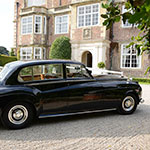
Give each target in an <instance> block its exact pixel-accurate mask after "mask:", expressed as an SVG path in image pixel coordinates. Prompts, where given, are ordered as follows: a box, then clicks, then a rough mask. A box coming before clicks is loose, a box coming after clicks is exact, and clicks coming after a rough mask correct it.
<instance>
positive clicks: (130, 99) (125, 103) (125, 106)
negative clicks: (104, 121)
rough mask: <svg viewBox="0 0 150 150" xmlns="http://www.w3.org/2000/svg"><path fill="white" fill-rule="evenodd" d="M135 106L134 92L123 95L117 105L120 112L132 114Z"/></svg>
mask: <svg viewBox="0 0 150 150" xmlns="http://www.w3.org/2000/svg"><path fill="white" fill-rule="evenodd" d="M136 108H137V97H136V96H135V95H134V94H129V95H126V96H125V97H124V99H123V100H122V102H121V104H120V105H119V107H118V112H119V113H120V114H125V115H126V114H127V115H128V114H132V113H133V112H134V111H135V110H136Z"/></svg>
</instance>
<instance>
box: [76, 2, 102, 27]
mask: <svg viewBox="0 0 150 150" xmlns="http://www.w3.org/2000/svg"><path fill="white" fill-rule="evenodd" d="M94 5H98V12H93V6H94ZM88 6H91V13H85V8H86V7H88ZM80 8H84V15H83V14H82V15H80V14H79V9H80ZM97 13H98V23H97V24H95V25H92V21H93V14H97ZM87 14H91V25H88V26H86V25H85V19H86V17H85V16H86V15H87ZM79 16H84V25H83V26H79ZM99 25H100V5H99V3H95V4H91V5H84V6H79V7H78V8H77V27H78V28H83V27H90V26H99Z"/></svg>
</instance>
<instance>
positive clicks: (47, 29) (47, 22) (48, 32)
mask: <svg viewBox="0 0 150 150" xmlns="http://www.w3.org/2000/svg"><path fill="white" fill-rule="evenodd" d="M49 21H50V16H47V21H46V31H47V33H46V34H47V35H46V54H47V53H49V49H47V48H48V45H49V36H51V35H50V26H49V25H48V24H49ZM46 59H49V55H48V57H47V55H46Z"/></svg>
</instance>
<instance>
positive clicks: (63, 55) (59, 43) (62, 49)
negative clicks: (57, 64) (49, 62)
mask: <svg viewBox="0 0 150 150" xmlns="http://www.w3.org/2000/svg"><path fill="white" fill-rule="evenodd" d="M50 59H71V44H70V39H69V38H68V37H65V36H61V37H58V38H57V39H56V40H55V41H54V42H53V43H52V46H51V49H50Z"/></svg>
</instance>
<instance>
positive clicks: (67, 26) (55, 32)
mask: <svg viewBox="0 0 150 150" xmlns="http://www.w3.org/2000/svg"><path fill="white" fill-rule="evenodd" d="M58 17H61V18H63V17H67V22H66V23H67V31H66V32H62V31H61V32H60V33H58V32H57V24H58V23H57V18H58ZM59 24H60V23H59ZM61 24H64V22H63V23H61ZM68 28H69V15H62V16H55V34H67V33H68ZM61 30H62V29H61Z"/></svg>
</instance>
